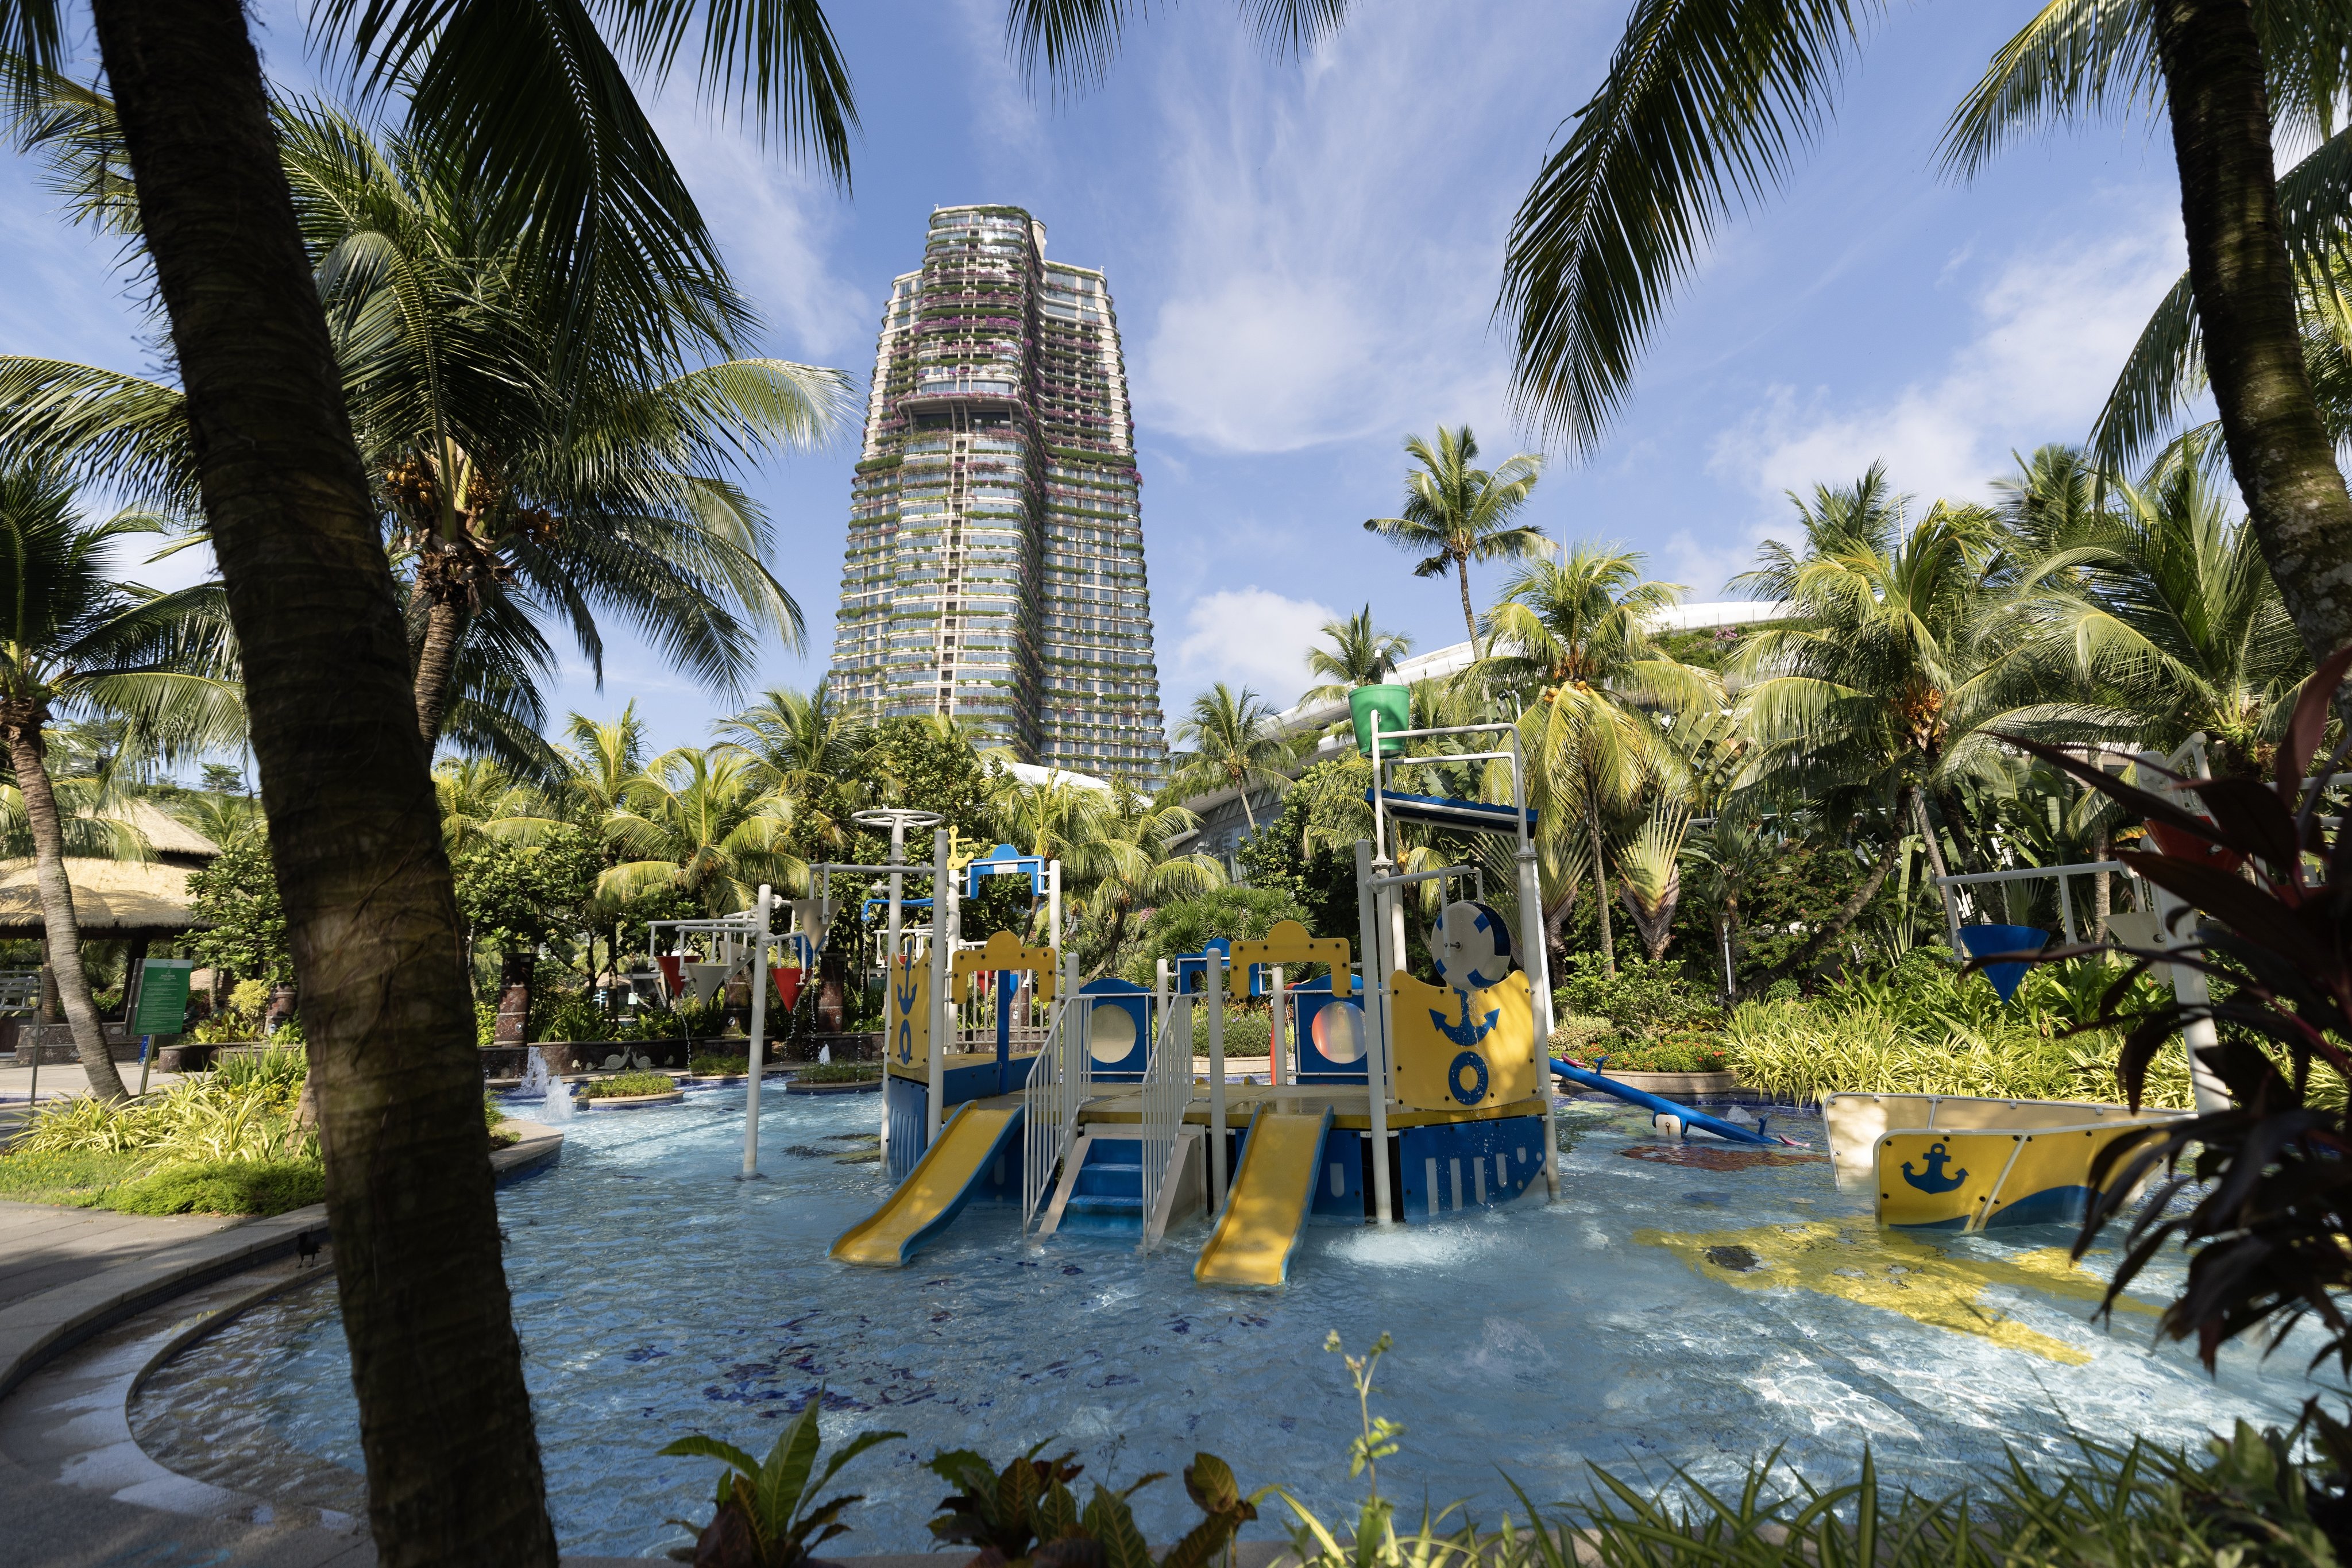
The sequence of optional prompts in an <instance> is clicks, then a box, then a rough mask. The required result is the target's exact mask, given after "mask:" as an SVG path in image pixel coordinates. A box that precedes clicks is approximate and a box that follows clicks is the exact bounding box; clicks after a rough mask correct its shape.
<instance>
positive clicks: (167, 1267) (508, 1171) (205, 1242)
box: [0, 1121, 563, 1399]
mask: <svg viewBox="0 0 2352 1568" xmlns="http://www.w3.org/2000/svg"><path fill="white" fill-rule="evenodd" d="M512 1124H513V1125H516V1126H519V1127H521V1128H523V1129H525V1130H526V1131H524V1133H523V1136H522V1137H521V1138H520V1140H519V1141H517V1142H514V1143H512V1144H510V1145H509V1146H508V1147H506V1148H504V1149H493V1150H491V1151H490V1170H491V1173H492V1174H493V1176H494V1178H495V1179H496V1180H498V1181H500V1182H505V1181H508V1180H510V1179H512V1178H513V1177H516V1176H520V1175H522V1174H524V1173H528V1172H530V1171H534V1170H537V1169H539V1168H540V1167H541V1166H542V1165H545V1164H547V1163H550V1162H551V1161H553V1160H555V1159H556V1158H558V1157H559V1156H560V1155H561V1154H562V1150H563V1134H562V1133H561V1132H559V1131H556V1130H555V1129H553V1128H551V1127H543V1126H541V1125H540V1124H539V1123H537V1122H533V1121H525V1122H515V1123H512ZM314 1233H315V1234H316V1235H317V1236H318V1237H319V1238H320V1240H322V1241H323V1240H324V1239H325V1238H326V1235H327V1205H324V1204H310V1205H307V1206H305V1207H302V1208H299V1209H289V1210H288V1211H287V1212H286V1213H284V1214H281V1215H270V1216H268V1218H266V1219H251V1220H247V1221H245V1222H244V1223H243V1224H239V1225H232V1226H226V1228H224V1229H220V1230H215V1231H211V1232H208V1233H206V1234H205V1235H203V1236H197V1237H189V1238H188V1239H187V1240H185V1241H177V1242H173V1243H170V1244H168V1245H167V1246H164V1247H161V1248H159V1249H157V1250H155V1251H153V1252H150V1253H147V1254H145V1255H143V1256H142V1257H139V1258H133V1259H131V1260H130V1261H127V1262H123V1263H120V1264H117V1265H115V1266H113V1267H112V1268H101V1269H100V1270H99V1271H98V1272H96V1273H94V1274H91V1275H89V1276H88V1277H86V1278H84V1279H76V1280H74V1281H72V1282H70V1283H68V1284H65V1285H60V1286H58V1287H57V1288H55V1289H49V1290H44V1291H41V1292H39V1293H38V1294H36V1295H32V1296H28V1297H26V1298H25V1299H24V1300H21V1301H17V1302H15V1303H12V1304H11V1305H10V1306H9V1307H8V1308H7V1310H5V1312H0V1399H5V1398H6V1397H7V1396H8V1395H9V1394H11V1393H12V1392H14V1391H15V1390H16V1387H17V1385H18V1384H22V1383H23V1382H24V1381H25V1379H26V1378H27V1377H30V1376H31V1375H32V1374H33V1373H36V1372H37V1371H39V1370H40V1368H41V1367H43V1366H44V1365H46V1364H47V1363H49V1362H50V1361H52V1360H54V1359H56V1358H57V1357H58V1356H59V1355H62V1354H64V1353H65V1352H67V1351H69V1350H71V1349H72V1348H73V1347H74V1346H76V1345H78V1344H79V1343H80V1342H82V1341H84V1340H86V1339H88V1338H89V1337H90V1336H91V1335H92V1334H96V1333H100V1332H102V1331H105V1330H107V1329H109V1328H111V1327H112V1326H113V1325H114V1324H116V1323H119V1322H121V1321H124V1320H125V1319H127V1318H131V1317H134V1316H136V1315H137V1314H139V1313H141V1312H143V1311H145V1310H148V1309H149V1308H151V1307H157V1306H161V1305H163V1303H164V1302H166V1301H168V1300H172V1298H173V1297H174V1296H182V1295H185V1294H186V1293H187V1292H189V1291H191V1290H195V1289H202V1288H203V1287H205V1286H206V1285H209V1284H212V1283H213V1282H214V1281H215V1280H218V1279H226V1278H227V1277H228V1276H229V1275H232V1274H241V1273H243V1272H245V1271H246V1270H247V1269H248V1268H254V1267H256V1266H257V1265H259V1264H263V1263H271V1262H275V1261H276V1260H277V1259H278V1258H283V1257H285V1256H286V1255H287V1254H289V1253H290V1252H293V1251H294V1250H296V1249H297V1247H299V1246H300V1244H301V1241H302V1238H303V1237H306V1236H310V1235H312V1234H314Z"/></svg>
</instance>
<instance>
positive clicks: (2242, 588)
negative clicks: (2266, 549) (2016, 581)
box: [2016, 441, 2311, 778]
mask: <svg viewBox="0 0 2352 1568" xmlns="http://www.w3.org/2000/svg"><path fill="white" fill-rule="evenodd" d="M2109 494H2110V497H2111V502H2112V504H2111V506H2110V507H2109V508H2108V509H2107V510H2103V511H2102V512H2100V513H2099V514H2098V515H2097V516H2095V518H2093V519H2090V520H2088V521H2085V523H2084V525H2083V526H2082V527H2080V528H2078V529H2076V530H2074V531H2071V532H2069V533H2068V534H2067V535H2065V536H2064V537H2062V538H2059V539H2056V540H2053V542H2052V543H2051V545H2050V547H2048V548H2046V549H2044V550H2042V552H2039V553H2038V554H2037V555H2036V556H2035V557H2034V558H2033V559H2032V561H2031V562H2030V563H2029V564H2028V567H2027V570H2026V571H2025V573H2024V574H2023V575H2022V577H2021V584H2020V587H2021V597H2020V600H2019V604H2018V607H2017V611H2016V613H2017V614H2018V615H2019V616H2021V618H2022V619H2023V620H2024V621H2025V622H2026V623H2028V625H2029V626H2030V628H2031V629H2030V631H2029V632H2028V634H2027V641H2026V645H2025V647H2024V649H2023V651H2024V652H2025V653H2027V654H2028V655H2029V656H2031V657H2039V658H2046V659H2048V660H2050V661H2051V662H2052V663H2053V664H2054V665H2056V666H2058V667H2059V668H2062V669H2063V670H2064V671H2065V672H2066V673H2067V674H2068V675H2070V676H2071V677H2072V678H2073V679H2074V681H2075V682H2077V683H2079V685H2080V686H2081V687H2082V688H2083V689H2085V690H2087V691H2090V692H2093V693H2095V695H2096V698H2097V700H2098V703H2099V706H2100V707H2101V708H2102V709H2104V710H2106V712H2105V713H2104V714H2102V716H2101V717H2102V720H2103V721H2104V723H2105V726H2106V727H2108V728H2112V729H2115V730H2117V731H2121V732H2123V733H2126V734H2129V735H2131V736H2132V737H2133V738H2134V739H2135V740H2136V741H2137V742H2139V743H2141V744H2145V745H2150V746H2154V747H2156V748H2158V750H2165V751H2168V750H2170V749H2171V748H2172V747H2174V746H2177V745H2179V743H2180V742H2183V741H2185V740H2187V739H2188V738H2189V736H2190V735H2191V734H2194V733H2196V732H2198V731H2203V732H2204V733H2205V735H2206V736H2207V737H2208V738H2209V739H2210V741H2211V742H2212V746H2213V750H2212V752H2211V755H2212V759H2213V763H2214V766H2215V769H2216V771H2217V772H2220V773H2235V774H2239V775H2242V776H2244V777H2250V778H2251V777H2259V776H2261V775H2263V773H2265V772H2266V770H2267V768H2268V766H2269V761H2270V749H2271V747H2272V745H2273V744H2274V743H2275V742H2276V740H2277V737H2278V736H2279V734H2280V733H2281V732H2282V731H2283V730H2284V727H2285V723H2286V717H2287V714H2288V712H2289V710H2291V709H2292V708H2293V706H2294V699H2295V696H2296V694H2297V693H2298V692H2299V691H2300V690H2301V689H2302V684H2303V681H2304V679H2305V677H2306V676H2308V675H2309V674H2310V673H2311V664H2310V661H2309V660H2308V659H2306V658H2305V657H2304V649H2303V644H2302V641H2301V639H2300V638H2298V637H2296V636H2295V631H2294V623H2293V622H2292V621H2291V620H2289V619H2288V617H2287V613H2286V606H2285V605H2284V603H2283V602H2282V601H2281V598H2280V595H2279V592H2278V587H2277V584H2275V583H2273V581H2272V579H2271V576H2270V574H2269V573H2268V571H2267V570H2265V568H2264V566H2263V558H2262V549H2261V546H2260V544H2259V543H2258V542H2257V541H2256V540H2255V538H2254V536H2253V531H2252V529H2250V528H2248V527H2247V526H2246V524H2245V523H2244V521H2242V519H2239V518H2236V517H2234V516H2232V514H2231V508H2230V505H2229V503H2228V500H2227V499H2226V498H2225V497H2224V496H2223V495H2222V494H2221V492H2220V491H2219V490H2217V489H2215V487H2214V486H2213V485H2212V484H2211V483H2210V481H2209V480H2208V479H2206V478H2205V474H2204V465H2203V464H2202V462H2201V461H2200V451H2199V447H2198V444H2197V443H2195V442H2194V441H2189V442H2184V443H2180V444H2178V445H2176V446H2174V447H2171V448H2170V449H2168V451H2167V452H2166V453H2165V455H2164V456H2163V457H2161V458H2158V461H2157V462H2156V463H2154V464H2153V465H2151V466H2150V468H2149V469H2148V471H2147V473H2146V474H2145V475H2144V476H2143V477H2142V478H2141V479H2140V482H2139V483H2138V484H2137V485H2126V484H2123V483H2120V482H2114V483H2113V484H2112V487H2111V489H2110V491H2109Z"/></svg>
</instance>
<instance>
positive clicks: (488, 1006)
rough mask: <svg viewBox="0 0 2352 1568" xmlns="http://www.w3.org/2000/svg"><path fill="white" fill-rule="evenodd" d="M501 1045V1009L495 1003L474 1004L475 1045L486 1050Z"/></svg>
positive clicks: (482, 1002) (481, 1002) (476, 1002)
mask: <svg viewBox="0 0 2352 1568" xmlns="http://www.w3.org/2000/svg"><path fill="white" fill-rule="evenodd" d="M498 1043H499V1008H498V1004H497V1003H495V1002H484V1001H482V1000H480V999H479V998H477V999H476V1000H475V1003H474V1044H475V1045H476V1046H478V1047H480V1048H482V1049H484V1050H488V1048H489V1047H492V1046H495V1045H497V1044H498Z"/></svg>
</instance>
